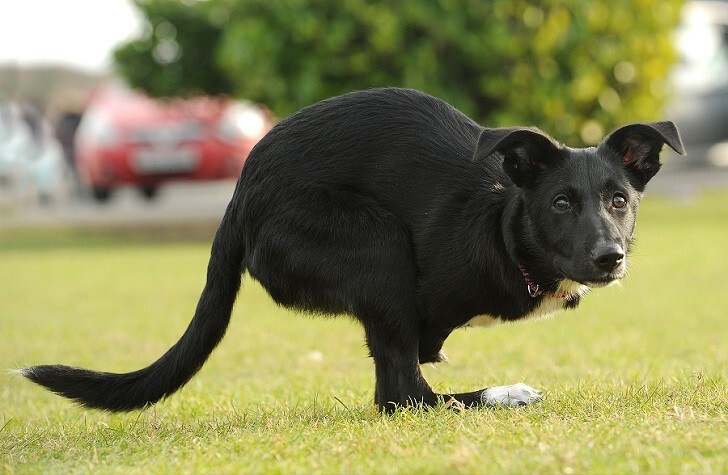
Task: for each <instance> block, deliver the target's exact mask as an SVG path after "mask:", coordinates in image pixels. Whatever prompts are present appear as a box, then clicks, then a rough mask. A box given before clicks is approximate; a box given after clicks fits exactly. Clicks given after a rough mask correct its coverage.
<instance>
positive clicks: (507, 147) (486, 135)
mask: <svg viewBox="0 0 728 475" xmlns="http://www.w3.org/2000/svg"><path fill="white" fill-rule="evenodd" d="M558 148H559V145H558V144H557V143H556V142H555V141H554V139H552V138H551V137H549V136H548V135H546V134H545V133H544V132H542V131H540V130H539V129H537V128H535V127H501V128H497V129H483V131H482V132H481V133H480V137H479V138H478V145H477V147H476V148H475V153H474V154H473V159H474V160H476V161H477V160H482V159H485V158H486V157H488V156H489V155H492V154H494V153H500V154H502V155H503V170H504V171H505V172H506V174H507V175H508V176H509V177H510V179H511V180H512V181H513V183H515V184H516V186H518V187H528V186H530V185H531V183H533V180H534V179H535V178H536V176H537V175H538V173H539V172H540V171H542V170H545V169H546V168H547V167H548V166H549V164H551V162H552V161H553V160H554V159H555V157H556V155H557V151H558Z"/></svg>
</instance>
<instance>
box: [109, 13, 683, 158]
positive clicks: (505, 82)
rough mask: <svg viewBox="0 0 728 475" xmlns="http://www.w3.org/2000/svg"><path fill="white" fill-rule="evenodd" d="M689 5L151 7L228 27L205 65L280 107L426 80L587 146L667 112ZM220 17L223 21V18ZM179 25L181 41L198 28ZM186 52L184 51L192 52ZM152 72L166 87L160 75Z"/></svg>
mask: <svg viewBox="0 0 728 475" xmlns="http://www.w3.org/2000/svg"><path fill="white" fill-rule="evenodd" d="M681 3H682V0H636V1H635V0H611V1H607V0H594V1H588V2H585V1H582V0H562V1H555V0H540V1H530V2H526V1H522V0H521V1H513V0H492V1H487V2H486V1H476V0H379V1H366V0H277V1H270V0H221V1H219V2H217V3H213V2H211V1H210V2H199V3H193V4H191V5H189V6H182V5H181V4H179V3H175V2H170V1H169V0H148V1H146V2H144V3H142V4H141V6H142V7H143V8H145V9H146V10H145V14H146V15H147V16H148V17H149V13H150V12H154V14H155V15H161V13H159V9H156V8H157V5H165V7H166V8H169V11H172V10H174V8H171V5H172V4H176V10H180V11H184V12H187V13H185V14H186V15H192V16H194V17H195V18H197V19H198V20H201V21H203V22H204V21H207V22H208V26H209V27H210V28H212V29H213V30H214V31H215V34H216V35H217V36H215V38H214V41H212V40H210V42H209V43H208V45H210V48H209V49H208V52H209V57H208V58H206V60H207V61H208V62H212V56H214V57H215V59H216V63H215V64H216V65H217V66H206V68H207V69H209V70H210V71H222V72H221V74H223V75H224V76H225V77H226V78H227V79H228V81H229V83H228V84H227V85H228V86H229V87H230V90H231V91H232V92H233V93H234V94H235V95H238V96H241V97H245V98H248V99H252V100H255V101H259V102H262V103H264V104H266V105H267V106H269V107H270V108H271V109H272V110H273V111H274V112H275V113H277V114H278V115H280V116H285V115H288V114H290V113H291V112H294V111H295V110H297V109H299V108H301V107H303V106H306V105H308V104H311V103H313V102H315V101H317V100H320V99H323V98H326V97H330V96H333V95H337V94H341V93H344V92H348V91H351V90H355V89H363V88H369V87H377V86H403V87H414V88H417V89H421V90H424V91H426V92H428V93H430V94H433V95H435V96H438V97H441V98H443V99H445V100H447V101H448V102H451V103H452V104H454V105H455V106H456V107H458V108H459V109H460V110H462V111H463V112H464V113H466V114H468V115H470V116H471V117H473V118H474V119H476V120H477V121H479V122H481V123H483V124H485V125H490V126H503V125H513V124H534V125H537V126H539V127H541V128H543V129H544V130H546V131H547V132H549V133H552V134H553V135H555V136H556V137H557V138H559V139H561V140H564V141H567V142H569V143H571V144H579V143H585V142H586V143H594V142H596V141H598V140H599V139H600V138H601V137H602V135H603V133H604V132H607V131H608V130H609V129H611V128H613V127H615V126H616V125H618V124H623V123H625V122H630V121H637V120H652V119H656V118H658V117H659V114H660V109H661V105H662V102H663V100H664V99H665V97H666V95H667V92H668V88H667V84H666V79H665V77H666V75H667V73H668V71H669V68H670V65H671V63H672V62H673V60H674V55H673V51H672V45H671V32H672V30H673V28H674V27H675V25H676V22H677V20H678V14H679V8H680V5H681ZM153 6H154V8H152V7H153ZM155 9H156V10H155ZM211 12H216V13H215V15H212V14H211ZM175 14H176V15H181V14H180V13H175ZM182 16H184V15H182ZM212 18H217V19H222V21H221V22H220V23H218V24H220V25H221V24H222V23H225V26H224V28H223V27H214V26H212V25H213V24H214V22H212V20H211V19H212ZM167 20H168V21H169V22H170V23H173V24H175V26H176V27H177V37H178V38H179V39H180V44H181V39H182V38H185V37H187V36H188V35H191V34H192V33H193V32H192V31H187V30H185V29H184V28H183V27H182V26H183V25H182V24H180V25H177V23H175V22H174V21H173V20H172V19H169V18H168V19H167ZM175 21H176V20H175ZM152 23H153V24H154V21H153V20H152ZM185 28H186V27H185ZM196 28H198V30H199V29H202V28H203V26H200V25H197V26H196ZM218 28H221V29H218ZM196 31H197V30H196ZM219 33H221V34H219ZM195 34H197V33H195ZM213 36H214V35H213ZM144 41H147V42H149V41H152V40H151V39H149V38H148V39H147V40H144ZM193 46H194V45H193ZM194 48H197V46H194V47H193V49H192V51H194ZM127 49H128V47H127ZM186 55H187V52H186V47H183V48H182V55H181V57H180V61H183V60H184V59H185V58H186ZM117 59H118V61H119V63H120V64H122V65H123V64H124V63H125V61H126V59H125V58H124V57H123V56H118V57H117ZM206 64H209V63H206ZM141 69H143V68H142V66H141V65H134V66H133V68H132V70H133V71H137V70H141ZM122 72H124V70H122ZM125 74H127V73H125ZM186 79H187V80H191V79H192V78H186ZM146 80H147V81H149V82H150V84H151V85H155V84H156V83H155V82H154V81H155V80H157V78H155V77H154V75H153V74H151V75H147V76H146ZM159 80H162V79H159ZM136 84H141V83H139V82H137V83H136ZM150 89H154V88H151V87H150ZM203 89H204V88H203ZM156 90H159V87H157V89H156ZM204 90H206V91H209V90H208V89H204ZM209 92H214V91H209Z"/></svg>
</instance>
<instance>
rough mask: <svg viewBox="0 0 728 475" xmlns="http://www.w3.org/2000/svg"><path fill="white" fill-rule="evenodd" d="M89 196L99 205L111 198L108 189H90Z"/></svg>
mask: <svg viewBox="0 0 728 475" xmlns="http://www.w3.org/2000/svg"><path fill="white" fill-rule="evenodd" d="M91 194H92V195H93V197H94V200H96V201H98V202H99V203H106V202H107V201H109V198H111V189H110V188H92V189H91Z"/></svg>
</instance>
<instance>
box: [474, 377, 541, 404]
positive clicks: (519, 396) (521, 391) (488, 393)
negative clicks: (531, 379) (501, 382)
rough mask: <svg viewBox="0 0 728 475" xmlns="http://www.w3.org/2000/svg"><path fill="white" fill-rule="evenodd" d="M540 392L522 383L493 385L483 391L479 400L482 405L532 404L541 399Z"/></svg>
mask: <svg viewBox="0 0 728 475" xmlns="http://www.w3.org/2000/svg"><path fill="white" fill-rule="evenodd" d="M541 394H542V392H541V391H539V390H538V389H533V388H532V387H530V386H526V385H525V384H523V383H518V384H513V385H511V386H493V387H492V388H488V389H486V390H484V391H483V394H482V395H481V402H482V403H483V405H484V406H504V407H515V406H525V405H526V404H532V403H534V402H536V401H538V400H539V399H541Z"/></svg>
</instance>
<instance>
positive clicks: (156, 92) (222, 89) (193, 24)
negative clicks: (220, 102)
mask: <svg viewBox="0 0 728 475" xmlns="http://www.w3.org/2000/svg"><path fill="white" fill-rule="evenodd" d="M134 4H135V5H136V6H137V7H138V8H139V10H140V11H141V13H142V14H143V15H144V17H145V19H146V22H147V23H146V27H145V29H144V31H143V32H142V34H141V36H140V37H139V38H136V39H134V40H132V41H130V42H129V43H127V44H125V45H122V46H121V47H119V48H118V49H116V51H114V64H115V67H116V70H117V72H118V73H119V74H121V76H122V77H123V78H124V79H125V80H126V81H127V82H128V83H129V85H130V86H132V87H135V88H141V89H143V90H145V91H147V92H148V93H149V94H150V95H152V96H175V95H194V94H225V93H230V92H232V91H233V89H232V83H231V81H230V75H228V74H226V73H225V71H223V70H222V69H220V67H218V64H217V61H216V58H215V51H216V50H217V49H218V47H219V45H220V42H221V39H222V35H223V27H224V26H225V21H222V22H215V21H213V20H214V16H212V17H211V16H210V13H209V11H208V10H209V8H208V6H207V5H206V4H204V3H196V2H180V1H179V0H134Z"/></svg>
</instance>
